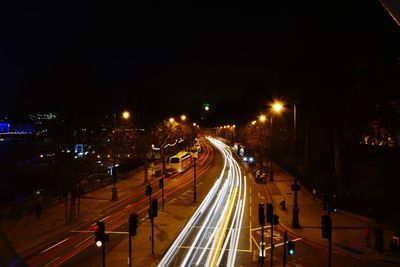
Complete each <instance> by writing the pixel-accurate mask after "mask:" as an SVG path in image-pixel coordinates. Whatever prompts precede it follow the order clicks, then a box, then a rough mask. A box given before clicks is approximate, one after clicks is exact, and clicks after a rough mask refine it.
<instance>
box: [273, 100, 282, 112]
mask: <svg viewBox="0 0 400 267" xmlns="http://www.w3.org/2000/svg"><path fill="white" fill-rule="evenodd" d="M282 108H283V105H282V103H280V102H275V103H274V104H272V109H273V110H274V111H275V112H277V113H279V112H280V111H281V110H282Z"/></svg>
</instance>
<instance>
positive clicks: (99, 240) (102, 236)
mask: <svg viewBox="0 0 400 267" xmlns="http://www.w3.org/2000/svg"><path fill="white" fill-rule="evenodd" d="M105 230H106V228H105V225H104V222H103V221H99V222H97V223H96V227H95V231H94V235H95V238H94V241H96V246H98V247H101V246H103V243H104V242H105V241H107V236H106V231H105Z"/></svg>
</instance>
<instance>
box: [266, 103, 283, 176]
mask: <svg viewBox="0 0 400 267" xmlns="http://www.w3.org/2000/svg"><path fill="white" fill-rule="evenodd" d="M282 108H283V105H282V103H280V102H276V101H275V102H274V103H273V104H272V112H273V113H280V112H281V110H282ZM272 136H273V128H272V115H271V135H270V139H271V140H270V141H271V143H270V157H269V165H270V170H269V174H270V181H271V182H273V181H274V170H273V160H272V158H273V152H272V142H273V138H272Z"/></svg>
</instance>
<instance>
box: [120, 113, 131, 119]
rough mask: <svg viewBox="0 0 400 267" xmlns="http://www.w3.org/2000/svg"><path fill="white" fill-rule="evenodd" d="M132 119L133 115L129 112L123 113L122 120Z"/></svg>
mask: <svg viewBox="0 0 400 267" xmlns="http://www.w3.org/2000/svg"><path fill="white" fill-rule="evenodd" d="M130 117H131V114H130V113H129V111H124V112H122V118H124V119H125V120H127V119H129V118H130Z"/></svg>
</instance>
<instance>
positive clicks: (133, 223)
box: [129, 213, 139, 236]
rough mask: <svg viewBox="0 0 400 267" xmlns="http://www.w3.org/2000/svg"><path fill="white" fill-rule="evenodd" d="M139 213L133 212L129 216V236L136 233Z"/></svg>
mask: <svg viewBox="0 0 400 267" xmlns="http://www.w3.org/2000/svg"><path fill="white" fill-rule="evenodd" d="M138 217H139V216H138V215H137V213H133V214H131V215H130V216H129V236H135V235H136V229H137V228H138Z"/></svg>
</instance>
